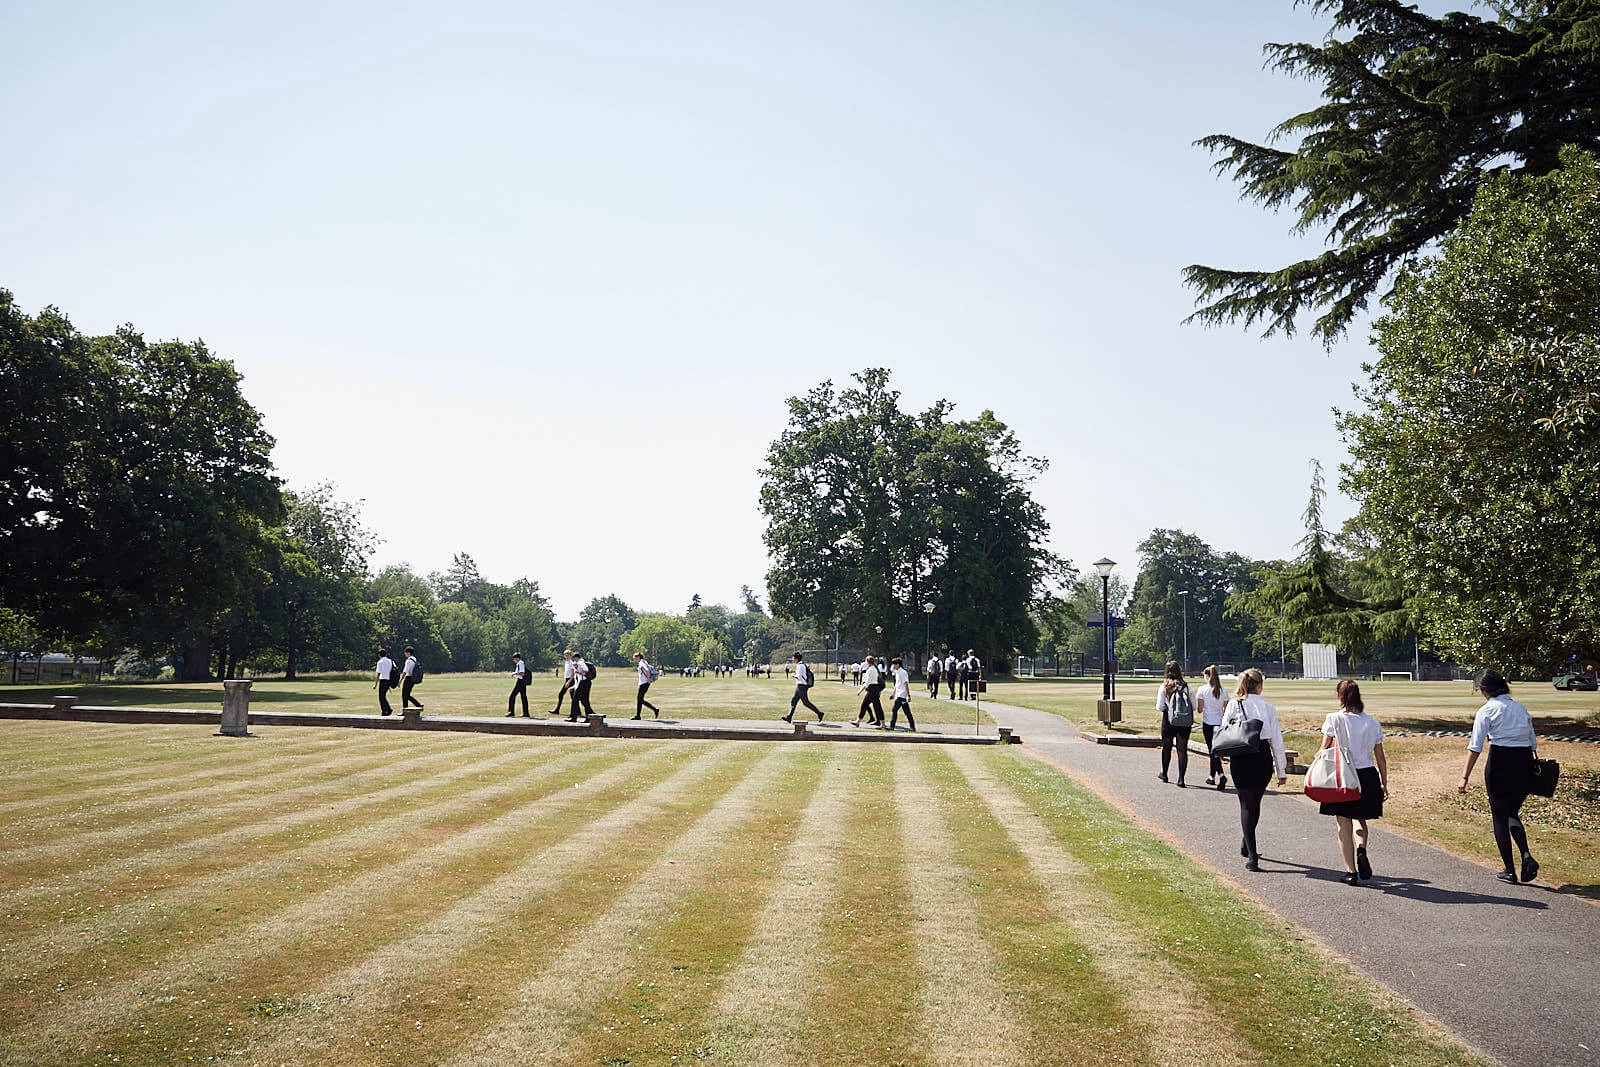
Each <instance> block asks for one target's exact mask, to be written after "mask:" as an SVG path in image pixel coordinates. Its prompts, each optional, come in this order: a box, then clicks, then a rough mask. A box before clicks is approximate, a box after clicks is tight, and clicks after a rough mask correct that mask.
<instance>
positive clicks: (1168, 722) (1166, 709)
mask: <svg viewBox="0 0 1600 1067" xmlns="http://www.w3.org/2000/svg"><path fill="white" fill-rule="evenodd" d="M1164 673H1165V675H1166V678H1165V680H1163V681H1162V683H1161V687H1160V688H1159V689H1157V690H1156V711H1157V712H1159V713H1160V715H1161V773H1160V774H1158V775H1156V777H1157V778H1159V779H1161V780H1162V781H1163V782H1165V781H1168V780H1169V779H1168V778H1167V771H1168V769H1169V768H1171V766H1172V750H1173V749H1174V748H1176V749H1177V750H1178V788H1179V789H1187V788H1188V784H1187V783H1186V782H1185V781H1184V778H1186V777H1187V776H1188V774H1189V732H1190V731H1191V730H1193V729H1194V696H1193V693H1192V691H1191V690H1190V689H1189V683H1188V682H1186V681H1184V680H1183V667H1182V665H1181V664H1179V663H1178V661H1177V660H1175V659H1174V660H1168V661H1167V669H1166V671H1165V672H1164ZM1185 702H1187V703H1188V705H1189V707H1188V712H1189V715H1188V721H1189V725H1188V726H1182V727H1180V726H1178V725H1177V724H1176V723H1174V722H1173V721H1172V719H1173V717H1174V716H1175V715H1177V714H1179V712H1180V711H1181V710H1182V705H1183V704H1184V703H1185Z"/></svg>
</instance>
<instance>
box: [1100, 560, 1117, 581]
mask: <svg viewBox="0 0 1600 1067" xmlns="http://www.w3.org/2000/svg"><path fill="white" fill-rule="evenodd" d="M1116 565H1117V561H1116V560H1114V559H1106V558H1104V557H1101V558H1100V559H1097V560H1095V561H1094V569H1095V570H1097V571H1099V572H1100V577H1102V578H1109V577H1111V570H1112V568H1114V567H1115V566H1116Z"/></svg>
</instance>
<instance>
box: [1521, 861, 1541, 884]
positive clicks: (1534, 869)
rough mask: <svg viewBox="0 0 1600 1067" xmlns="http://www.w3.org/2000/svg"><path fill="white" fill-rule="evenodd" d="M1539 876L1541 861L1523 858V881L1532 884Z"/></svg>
mask: <svg viewBox="0 0 1600 1067" xmlns="http://www.w3.org/2000/svg"><path fill="white" fill-rule="evenodd" d="M1538 876H1539V861H1538V860H1536V859H1534V858H1533V857H1532V856H1524V857H1522V880H1523V881H1524V882H1531V881H1533V880H1534V879H1535V878H1537V877H1538Z"/></svg>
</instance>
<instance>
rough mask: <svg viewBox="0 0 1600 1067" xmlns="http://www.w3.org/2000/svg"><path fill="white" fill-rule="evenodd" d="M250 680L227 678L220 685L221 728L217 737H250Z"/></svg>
mask: <svg viewBox="0 0 1600 1067" xmlns="http://www.w3.org/2000/svg"><path fill="white" fill-rule="evenodd" d="M250 685H251V682H250V679H248V678H229V679H227V680H225V681H224V682H223V683H222V727H221V729H219V730H218V731H217V736H218V737H250V736H251V733H250Z"/></svg>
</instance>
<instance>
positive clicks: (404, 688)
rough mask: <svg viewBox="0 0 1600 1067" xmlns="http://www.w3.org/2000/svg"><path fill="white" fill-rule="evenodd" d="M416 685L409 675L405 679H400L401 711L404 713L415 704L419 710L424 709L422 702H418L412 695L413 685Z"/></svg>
mask: <svg viewBox="0 0 1600 1067" xmlns="http://www.w3.org/2000/svg"><path fill="white" fill-rule="evenodd" d="M415 684H416V683H415V682H413V681H412V680H411V676H410V675H409V674H408V675H406V676H405V677H404V678H402V679H400V710H401V711H404V710H405V709H407V708H409V707H410V706H411V705H413V704H415V705H416V706H417V707H418V708H421V707H422V701H420V700H418V699H417V698H416V697H414V696H412V695H411V687H412V686H413V685H415Z"/></svg>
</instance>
